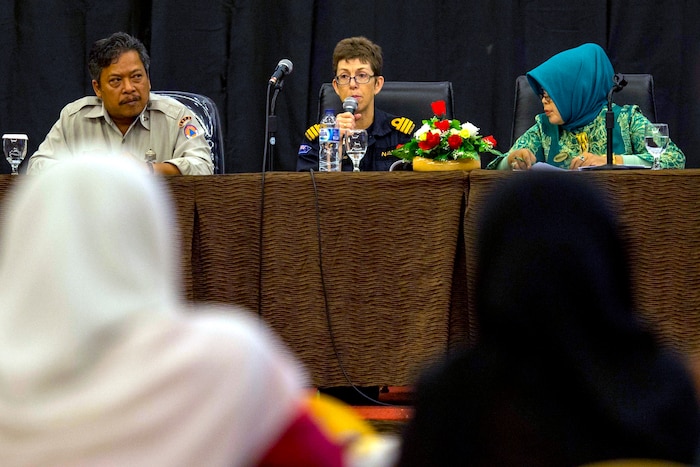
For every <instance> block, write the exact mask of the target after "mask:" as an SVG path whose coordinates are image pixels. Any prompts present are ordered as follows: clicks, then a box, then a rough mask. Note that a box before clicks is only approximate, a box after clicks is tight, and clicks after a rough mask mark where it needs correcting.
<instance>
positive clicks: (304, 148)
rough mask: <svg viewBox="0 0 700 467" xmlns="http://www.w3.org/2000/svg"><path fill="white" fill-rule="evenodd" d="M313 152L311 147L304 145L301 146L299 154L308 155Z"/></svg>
mask: <svg viewBox="0 0 700 467" xmlns="http://www.w3.org/2000/svg"><path fill="white" fill-rule="evenodd" d="M309 151H311V146H309V145H308V144H302V145H301V146H299V154H308V153H309Z"/></svg>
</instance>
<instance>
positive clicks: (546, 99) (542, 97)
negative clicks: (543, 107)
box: [539, 91, 552, 104]
mask: <svg viewBox="0 0 700 467" xmlns="http://www.w3.org/2000/svg"><path fill="white" fill-rule="evenodd" d="M539 96H540V100H541V101H544V103H545V104H551V103H552V98H551V97H549V95H548V94H545V93H544V91H542V92H541V93H540V94H539Z"/></svg>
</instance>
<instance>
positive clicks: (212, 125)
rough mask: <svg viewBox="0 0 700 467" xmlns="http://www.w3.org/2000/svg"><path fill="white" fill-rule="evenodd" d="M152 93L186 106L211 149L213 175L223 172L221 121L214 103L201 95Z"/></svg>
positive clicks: (168, 92) (171, 92) (180, 92)
mask: <svg viewBox="0 0 700 467" xmlns="http://www.w3.org/2000/svg"><path fill="white" fill-rule="evenodd" d="M153 93H155V94H158V95H161V96H168V97H172V98H173V99H175V100H177V101H179V102H181V103H182V104H184V105H186V106H187V107H188V108H189V109H190V110H191V111H192V112H193V113H194V114H195V115H196V116H197V118H198V119H199V121H200V122H201V124H202V127H203V128H204V137H205V138H206V140H207V142H208V143H209V147H210V148H211V159H212V162H213V163H214V173H215V174H222V173H225V171H224V138H223V134H222V131H221V119H220V118H219V111H218V109H217V108H216V104H215V103H214V101H213V100H212V99H211V98H209V97H207V96H204V95H202V94H195V93H193V92H186V91H153Z"/></svg>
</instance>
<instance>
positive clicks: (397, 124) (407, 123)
mask: <svg viewBox="0 0 700 467" xmlns="http://www.w3.org/2000/svg"><path fill="white" fill-rule="evenodd" d="M391 126H393V127H394V128H395V129H396V130H398V131H400V132H401V133H403V134H406V135H410V134H412V133H413V130H415V129H416V124H415V123H413V120H411V119H410V118H406V117H396V118H395V119H393V120H392V121H391Z"/></svg>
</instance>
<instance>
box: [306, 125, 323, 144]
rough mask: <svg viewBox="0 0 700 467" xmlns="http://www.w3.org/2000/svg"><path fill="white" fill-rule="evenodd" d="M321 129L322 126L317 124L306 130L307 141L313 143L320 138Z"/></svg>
mask: <svg viewBox="0 0 700 467" xmlns="http://www.w3.org/2000/svg"><path fill="white" fill-rule="evenodd" d="M319 128H320V125H319V124H318V123H317V124H315V125H313V126H311V127H309V129H308V130H306V133H304V136H306V139H308V140H309V141H313V140H315V139H316V138H318V129H319Z"/></svg>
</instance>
